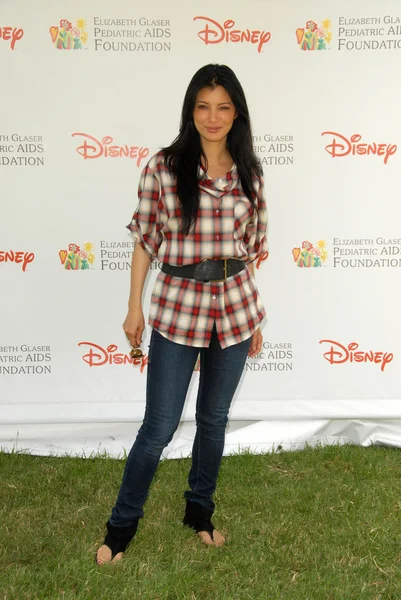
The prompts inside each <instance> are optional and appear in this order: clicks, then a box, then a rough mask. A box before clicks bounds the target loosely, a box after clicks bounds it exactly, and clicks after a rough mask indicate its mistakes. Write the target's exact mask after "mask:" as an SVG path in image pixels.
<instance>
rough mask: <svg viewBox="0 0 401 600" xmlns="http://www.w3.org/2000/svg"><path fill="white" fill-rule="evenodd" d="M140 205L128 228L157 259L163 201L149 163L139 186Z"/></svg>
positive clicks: (158, 184) (161, 237) (151, 256)
mask: <svg viewBox="0 0 401 600" xmlns="http://www.w3.org/2000/svg"><path fill="white" fill-rule="evenodd" d="M138 198H139V203H138V206H137V208H136V210H135V212H134V214H133V216H132V220H131V223H129V225H127V228H128V229H129V230H130V231H131V232H132V235H133V238H134V240H135V241H136V242H137V243H138V244H140V246H141V247H142V248H143V249H144V250H145V252H146V253H147V254H148V256H149V258H150V259H151V261H153V260H155V258H156V257H157V254H158V250H159V248H160V244H161V243H162V239H163V236H162V233H161V230H162V228H163V217H162V211H163V205H162V202H161V194H160V183H159V180H158V178H157V175H156V173H155V170H154V169H152V168H151V167H150V166H149V163H148V164H147V165H146V167H145V168H144V169H143V171H142V174H141V177H140V180H139V186H138Z"/></svg>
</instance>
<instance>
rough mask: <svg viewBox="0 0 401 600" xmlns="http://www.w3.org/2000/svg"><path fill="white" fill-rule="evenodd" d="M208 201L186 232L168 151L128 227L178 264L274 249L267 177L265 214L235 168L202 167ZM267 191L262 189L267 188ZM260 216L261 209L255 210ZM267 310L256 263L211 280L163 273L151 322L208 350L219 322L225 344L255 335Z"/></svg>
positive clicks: (246, 257)
mask: <svg viewBox="0 0 401 600" xmlns="http://www.w3.org/2000/svg"><path fill="white" fill-rule="evenodd" d="M198 177H199V186H200V206H199V213H198V218H197V221H196V226H195V230H194V232H193V233H190V234H189V235H187V236H185V235H183V234H181V233H179V227H180V217H181V211H180V206H179V201H178V197H177V194H176V182H175V179H174V177H173V176H172V175H171V173H170V172H169V171H168V169H167V167H166V166H165V164H164V159H163V154H162V152H158V153H157V154H156V155H155V156H153V157H152V158H151V160H150V161H149V163H148V164H147V165H146V167H145V168H144V170H143V172H142V175H141V178H140V181H139V190H138V195H139V204H138V206H137V208H136V210H135V213H134V215H133V217H132V221H131V223H130V225H128V229H130V230H131V231H132V233H133V237H134V238H135V240H136V241H137V242H138V243H139V244H140V245H141V246H142V248H143V249H144V250H145V251H146V252H147V254H148V255H149V257H150V258H151V260H154V259H155V258H156V257H157V259H158V260H159V261H161V262H166V263H169V264H171V265H179V266H180V265H188V264H192V263H197V262H200V261H202V260H203V259H205V258H215V259H216V258H237V259H240V260H243V261H245V262H247V263H249V262H252V261H253V260H255V258H257V257H258V256H259V255H261V254H262V253H263V252H265V251H266V250H267V239H266V224H267V212H266V204H265V200H264V198H263V187H262V186H263V180H262V181H256V182H255V184H256V185H255V189H256V190H258V189H259V191H260V192H261V194H260V195H261V197H262V199H261V200H259V202H258V211H257V214H256V213H255V211H254V210H253V208H252V205H251V203H250V201H249V200H248V198H247V197H246V196H245V194H244V193H243V191H242V188H241V186H240V182H239V178H238V173H237V168H236V166H235V165H234V166H233V168H232V169H231V171H230V172H229V173H227V175H226V177H225V178H222V179H215V180H211V179H209V178H208V176H207V173H205V172H204V170H203V169H202V168H201V167H199V171H198ZM261 188H262V189H261ZM254 213H255V214H254ZM265 314H266V311H265V309H264V307H263V305H262V302H261V300H260V297H259V293H258V290H257V288H256V285H255V281H254V278H253V276H252V274H251V273H250V271H249V270H248V268H245V269H243V270H242V271H241V272H240V273H238V274H237V275H233V276H232V277H229V278H228V279H227V280H226V281H225V282H219V283H210V282H208V283H203V282H199V281H195V280H194V279H187V278H181V277H173V276H171V275H167V274H165V273H163V272H162V271H160V273H159V274H158V276H157V279H156V281H155V285H154V288H153V293H152V298H151V305H150V313H149V324H150V325H151V326H152V327H153V328H155V329H157V330H158V331H159V332H160V333H161V334H162V335H164V336H165V337H166V338H168V339H169V340H172V341H173V342H176V343H178V344H185V345H188V346H196V347H200V348H206V347H208V346H209V343H210V339H211V333H212V329H213V325H214V323H216V329H217V333H218V338H219V342H220V346H221V347H222V348H228V347H229V346H231V345H233V344H238V343H239V342H242V341H244V340H246V339H247V338H249V337H250V336H251V335H252V334H253V333H254V331H255V330H256V329H257V327H258V326H259V323H260V321H261V320H262V319H263V317H264V316H265Z"/></svg>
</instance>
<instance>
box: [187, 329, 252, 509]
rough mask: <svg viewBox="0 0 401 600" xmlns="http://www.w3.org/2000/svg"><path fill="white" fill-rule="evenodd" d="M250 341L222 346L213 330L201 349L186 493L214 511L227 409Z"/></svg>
mask: <svg viewBox="0 0 401 600" xmlns="http://www.w3.org/2000/svg"><path fill="white" fill-rule="evenodd" d="M250 344H251V338H249V339H247V340H245V341H243V342H240V343H239V344H235V345H234V346H230V347H229V348H226V349H224V350H222V348H221V347H220V344H219V342H218V339H217V334H216V333H215V331H214V332H213V336H212V340H211V343H210V346H209V348H203V349H202V350H201V357H200V361H201V366H200V380H199V390H198V398H197V402H196V435H195V440H194V444H193V449H192V467H191V470H190V473H189V477H188V484H189V488H190V489H189V490H188V491H186V492H185V494H184V497H185V498H186V499H187V500H192V501H195V502H198V503H199V504H201V505H202V506H203V507H204V508H206V509H207V510H211V511H213V510H214V507H215V505H214V502H213V500H212V495H213V493H214V491H215V489H216V482H217V476H218V472H219V468H220V463H221V458H222V455H223V450H224V437H225V430H226V425H227V420H228V412H229V410H230V405H231V400H232V398H233V396H234V394H235V391H236V389H237V386H238V383H239V381H240V379H241V375H242V372H243V369H244V366H245V361H246V357H247V355H248V351H249V347H250Z"/></svg>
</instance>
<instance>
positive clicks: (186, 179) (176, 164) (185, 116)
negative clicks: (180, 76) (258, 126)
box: [163, 64, 262, 235]
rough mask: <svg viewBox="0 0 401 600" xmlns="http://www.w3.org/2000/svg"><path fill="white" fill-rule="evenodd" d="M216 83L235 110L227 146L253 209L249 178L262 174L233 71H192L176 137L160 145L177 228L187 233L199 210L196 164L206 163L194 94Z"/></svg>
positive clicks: (223, 68)
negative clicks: (172, 186)
mask: <svg viewBox="0 0 401 600" xmlns="http://www.w3.org/2000/svg"><path fill="white" fill-rule="evenodd" d="M218 85H221V86H222V87H223V88H224V89H225V90H226V92H227V93H228V95H229V96H230V98H231V101H232V103H233V104H234V107H235V109H236V112H237V117H236V119H234V123H233V126H232V128H231V130H230V131H229V133H228V135H227V148H228V150H229V152H230V154H231V156H232V159H233V161H234V163H235V164H236V165H237V169H238V175H239V180H240V183H241V186H242V189H243V191H244V194H245V195H246V196H247V198H248V199H249V200H250V202H251V203H252V205H253V207H254V210H255V209H256V193H255V189H254V184H253V178H254V177H256V178H257V179H259V178H260V177H261V176H262V167H261V164H260V161H259V159H258V157H257V156H256V154H255V152H254V151H253V147H252V133H251V124H250V117H249V110H248V106H247V103H246V99H245V94H244V90H243V89H242V86H241V84H240V82H239V81H238V79H237V77H236V75H235V73H234V71H232V70H231V69H230V68H229V67H227V66H225V65H214V64H210V65H206V66H204V67H202V68H201V69H199V71H197V72H196V73H195V75H194V76H193V77H192V79H191V81H190V83H189V86H188V89H187V91H186V94H185V97H184V103H183V107H182V112H181V123H180V130H179V134H178V136H177V137H176V139H175V140H174V141H173V143H172V144H171V146H168V147H167V148H163V153H164V159H165V163H166V166H167V168H168V169H169V171H170V172H171V173H172V175H174V177H175V178H176V181H177V195H178V198H179V201H180V205H181V213H182V219H181V228H180V230H181V233H183V234H184V235H188V233H189V232H190V230H191V228H192V227H193V226H194V225H195V222H196V217H197V214H198V210H199V201H200V195H199V186H198V167H199V164H200V163H202V164H203V165H204V166H205V168H206V170H207V166H208V165H207V158H206V155H205V153H204V151H203V149H202V146H201V142H200V136H199V133H198V131H197V130H196V128H195V125H194V120H193V112H194V107H195V102H196V96H197V94H198V92H199V91H200V90H201V89H203V88H211V89H214V88H215V87H217V86H218Z"/></svg>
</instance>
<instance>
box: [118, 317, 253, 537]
mask: <svg viewBox="0 0 401 600" xmlns="http://www.w3.org/2000/svg"><path fill="white" fill-rule="evenodd" d="M250 344H251V338H248V339H247V340H245V341H244V342H240V343H239V344H235V345H234V346H230V347H229V348H226V349H224V350H222V348H221V347H220V344H219V341H218V338H217V333H216V328H214V329H213V334H212V339H211V342H210V346H209V348H194V347H192V346H185V345H182V344H176V343H175V342H172V341H170V340H168V339H167V338H165V337H163V336H162V335H161V334H160V333H159V332H158V331H156V330H153V331H152V335H151V340H150V346H149V357H148V358H149V362H148V367H147V368H148V372H147V390H146V410H145V417H144V421H143V423H142V426H141V428H140V430H139V431H138V435H137V438H136V440H135V443H134V445H133V446H132V448H131V451H130V453H129V455H128V459H127V463H126V465H125V471H124V475H123V480H122V483H121V488H120V491H119V494H118V498H117V501H116V504H115V506H114V508H113V510H112V514H111V518H110V523H111V525H114V526H116V527H128V526H129V525H131V524H132V523H133V521H135V520H137V519H140V518H141V517H142V516H143V505H144V504H145V501H146V498H147V497H148V492H149V487H150V484H151V483H152V480H153V477H154V475H155V472H156V469H157V465H158V463H159V460H160V457H161V454H162V451H163V449H164V448H165V447H166V446H167V444H169V442H170V441H171V439H172V437H173V435H174V433H175V431H176V429H177V427H178V425H179V422H180V418H181V414H182V410H183V407H184V402H185V398H186V395H187V391H188V387H189V383H190V381H191V377H192V374H193V370H194V367H195V363H196V360H197V358H198V355H199V354H200V377H199V390H198V397H197V402H196V435H195V440H194V444H193V449H192V466H191V470H190V473H189V477H188V484H189V490H188V491H186V492H185V494H184V497H185V498H186V499H187V500H192V501H194V502H198V503H199V504H201V505H202V506H203V507H204V508H206V509H207V510H211V511H213V510H214V506H215V505H214V502H213V500H212V495H213V493H214V491H215V489H216V482H217V476H218V472H219V468H220V462H221V457H222V455H223V449H224V436H225V429H226V425H227V420H228V412H229V409H230V404H231V400H232V398H233V396H234V393H235V390H236V389H237V386H238V383H239V380H240V378H241V375H242V371H243V369H244V365H245V361H246V357H247V354H248V350H249V347H250Z"/></svg>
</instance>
